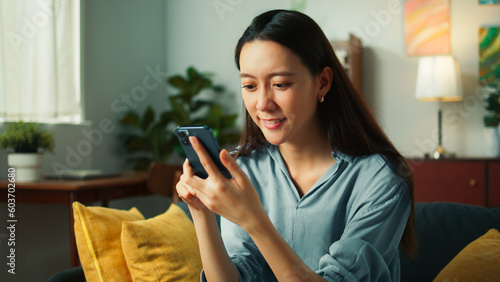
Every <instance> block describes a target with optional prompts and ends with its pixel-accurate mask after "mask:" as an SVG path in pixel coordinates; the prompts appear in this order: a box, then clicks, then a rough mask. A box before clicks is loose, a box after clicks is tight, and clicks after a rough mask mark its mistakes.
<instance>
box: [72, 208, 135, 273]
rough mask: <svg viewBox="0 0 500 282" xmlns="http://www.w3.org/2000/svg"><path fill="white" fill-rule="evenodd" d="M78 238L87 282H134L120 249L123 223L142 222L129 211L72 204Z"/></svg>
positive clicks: (132, 211) (78, 246) (79, 252)
mask: <svg viewBox="0 0 500 282" xmlns="http://www.w3.org/2000/svg"><path fill="white" fill-rule="evenodd" d="M73 214H74V218H75V239H76V246H77V248H78V255H79V257H80V263H81V265H82V268H83V271H84V273H85V278H86V280H87V281H132V278H131V276H130V272H129V271H128V268H127V263H126V261H125V257H124V256H123V251H122V246H121V240H120V236H121V231H122V222H123V221H125V220H143V219H144V217H143V216H142V214H141V213H140V212H139V211H138V210H137V209H136V208H132V209H130V210H129V211H125V210H117V209H111V208H103V207H86V206H84V205H82V204H81V203H79V202H74V203H73Z"/></svg>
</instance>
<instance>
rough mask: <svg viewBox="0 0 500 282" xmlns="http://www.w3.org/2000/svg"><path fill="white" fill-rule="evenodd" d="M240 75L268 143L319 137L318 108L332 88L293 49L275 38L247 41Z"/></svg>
mask: <svg viewBox="0 0 500 282" xmlns="http://www.w3.org/2000/svg"><path fill="white" fill-rule="evenodd" d="M240 77H241V85H242V96H243V102H244V103H245V107H246V109H247V111H248V113H249V114H250V116H251V117H252V119H253V121H254V122H255V124H257V126H258V127H259V128H260V129H261V130H262V133H263V134H264V136H265V138H266V139H267V141H268V142H270V143H271V144H274V145H280V144H283V143H285V142H294V143H296V144H301V143H303V142H307V140H308V139H310V138H315V137H316V136H314V134H315V133H318V132H319V125H318V120H317V116H316V114H315V113H316V107H317V103H318V99H319V98H320V97H322V96H323V95H325V94H326V91H328V89H326V91H324V87H323V86H322V84H324V83H323V81H322V78H321V75H316V76H314V75H312V74H311V72H310V71H309V69H308V68H307V67H306V66H305V65H304V64H303V63H302V62H301V60H300V58H299V57H298V56H297V55H295V53H293V52H292V51H291V50H290V49H288V48H287V47H284V46H283V45H280V44H278V43H275V42H273V41H262V40H255V41H251V42H248V43H245V44H244V45H243V48H242V50H241V53H240ZM328 88H329V86H328ZM311 135H312V136H311Z"/></svg>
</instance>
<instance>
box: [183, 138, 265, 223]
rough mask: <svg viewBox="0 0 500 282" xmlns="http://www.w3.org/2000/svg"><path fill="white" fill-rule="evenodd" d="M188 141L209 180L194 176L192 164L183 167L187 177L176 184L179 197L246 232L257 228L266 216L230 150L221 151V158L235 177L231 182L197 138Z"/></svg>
mask: <svg viewBox="0 0 500 282" xmlns="http://www.w3.org/2000/svg"><path fill="white" fill-rule="evenodd" d="M189 141H190V142H191V145H192V146H193V149H194V150H195V151H196V153H197V154H198V157H199V158H200V162H201V164H202V165H203V167H204V168H205V170H206V171H207V173H208V177H207V178H206V179H202V178H200V177H198V176H195V175H194V172H193V170H192V168H191V166H190V165H189V163H188V162H187V161H186V162H185V163H184V167H183V169H184V174H183V175H182V176H181V181H180V182H179V183H178V184H177V193H178V194H179V196H180V197H181V198H182V199H183V200H184V201H185V202H186V203H187V204H188V205H190V206H192V207H194V208H196V209H203V208H208V209H209V210H210V211H212V212H215V213H217V214H219V215H220V216H223V217H225V218H226V219H228V220H230V221H232V222H234V223H236V224H238V225H239V226H241V227H242V228H244V229H245V227H246V226H248V227H250V226H251V225H252V224H254V223H255V224H257V222H258V218H259V216H267V215H265V211H264V209H263V207H262V205H261V203H260V200H259V196H258V194H257V192H256V191H255V189H254V187H253V185H252V183H251V181H250V179H249V178H248V176H247V175H246V174H245V173H244V172H243V171H242V170H241V168H240V167H239V166H238V164H237V163H236V160H235V159H234V158H233V157H231V155H229V153H228V152H227V150H222V151H221V152H220V155H219V156H220V159H221V162H222V164H223V165H224V166H225V167H226V168H227V169H228V170H229V172H230V173H231V174H232V175H233V178H230V179H227V178H225V177H224V176H223V175H222V174H221V173H220V172H219V170H218V169H217V166H216V165H215V164H214V163H213V161H212V159H211V158H210V156H209V155H208V153H207V152H206V151H205V149H204V148H203V146H202V144H201V143H200V142H199V141H198V139H197V138H196V137H189ZM252 219H254V220H253V221H252Z"/></svg>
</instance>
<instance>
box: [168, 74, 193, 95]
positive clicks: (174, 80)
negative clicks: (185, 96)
mask: <svg viewBox="0 0 500 282" xmlns="http://www.w3.org/2000/svg"><path fill="white" fill-rule="evenodd" d="M168 83H170V84H171V85H172V86H174V87H176V88H178V89H179V90H181V92H182V93H185V92H187V91H188V89H189V83H188V82H187V81H186V79H185V78H184V77H182V76H180V75H174V76H172V77H170V78H169V79H168Z"/></svg>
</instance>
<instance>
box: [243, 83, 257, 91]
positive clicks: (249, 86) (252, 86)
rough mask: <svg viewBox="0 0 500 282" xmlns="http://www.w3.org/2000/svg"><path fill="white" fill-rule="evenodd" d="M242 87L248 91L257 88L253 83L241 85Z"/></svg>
mask: <svg viewBox="0 0 500 282" xmlns="http://www.w3.org/2000/svg"><path fill="white" fill-rule="evenodd" d="M241 88H245V89H246V90H248V91H252V90H254V89H255V85H252V84H245V85H243V86H241Z"/></svg>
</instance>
